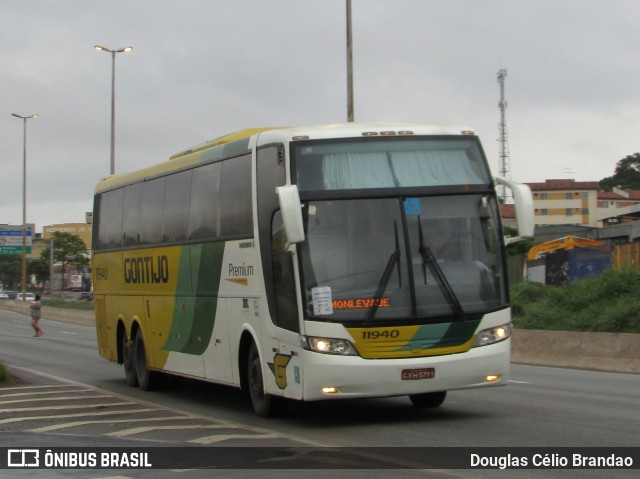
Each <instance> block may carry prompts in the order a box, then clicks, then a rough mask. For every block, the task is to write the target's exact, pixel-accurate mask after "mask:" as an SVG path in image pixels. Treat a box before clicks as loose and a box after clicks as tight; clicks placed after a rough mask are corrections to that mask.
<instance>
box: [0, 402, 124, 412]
mask: <svg viewBox="0 0 640 479" xmlns="http://www.w3.org/2000/svg"><path fill="white" fill-rule="evenodd" d="M133 404H136V403H134V402H131V401H127V402H112V403H102V404H73V405H71V406H48V407H17V408H10V409H0V412H24V411H53V410H56V411H59V410H64V409H89V408H91V409H95V408H99V407H109V406H131V405H133Z"/></svg>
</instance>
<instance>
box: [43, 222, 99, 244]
mask: <svg viewBox="0 0 640 479" xmlns="http://www.w3.org/2000/svg"><path fill="white" fill-rule="evenodd" d="M56 232H58V233H71V234H73V235H76V236H79V237H80V238H81V239H82V241H84V244H85V245H87V249H88V250H91V233H92V225H91V224H89V223H64V224H57V225H49V226H43V227H42V237H43V238H44V239H51V235H52V234H53V233H56Z"/></svg>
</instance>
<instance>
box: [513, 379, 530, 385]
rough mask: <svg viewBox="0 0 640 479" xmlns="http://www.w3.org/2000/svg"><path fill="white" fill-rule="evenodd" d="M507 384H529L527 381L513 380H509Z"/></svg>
mask: <svg viewBox="0 0 640 479" xmlns="http://www.w3.org/2000/svg"><path fill="white" fill-rule="evenodd" d="M509 382H510V383H513V384H531V383H530V382H529V381H515V380H513V379H509Z"/></svg>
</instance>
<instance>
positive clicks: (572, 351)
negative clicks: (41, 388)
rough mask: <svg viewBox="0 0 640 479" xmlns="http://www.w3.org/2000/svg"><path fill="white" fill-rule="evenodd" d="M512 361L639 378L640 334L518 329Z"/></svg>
mask: <svg viewBox="0 0 640 479" xmlns="http://www.w3.org/2000/svg"><path fill="white" fill-rule="evenodd" d="M0 309H5V310H8V311H14V312H17V313H21V314H26V315H28V314H29V304H24V303H23V302H22V301H12V300H2V301H0ZM42 317H43V318H45V319H51V320H53V321H61V322H66V323H73V324H83V325H87V326H93V325H95V318H94V315H93V311H86V310H74V309H65V308H53V307H51V306H43V307H42ZM511 360H512V362H514V363H518V364H531V365H537V366H553V367H563V368H576V369H590V370H595V371H612V372H621V373H635V374H640V334H614V333H581V332H565V331H537V330H529V329H516V330H515V331H514V332H513V347H512V356H511Z"/></svg>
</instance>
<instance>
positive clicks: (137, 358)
mask: <svg viewBox="0 0 640 479" xmlns="http://www.w3.org/2000/svg"><path fill="white" fill-rule="evenodd" d="M133 350H134V363H135V371H136V377H137V378H138V386H140V389H142V390H143V391H152V390H153V389H155V388H156V387H157V383H158V373H156V372H154V371H150V370H149V365H148V363H147V351H146V348H145V346H144V339H143V338H142V332H141V331H138V334H136V339H135V340H134V348H133Z"/></svg>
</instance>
